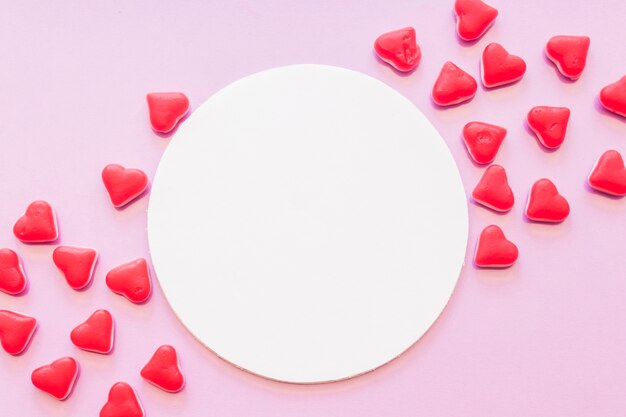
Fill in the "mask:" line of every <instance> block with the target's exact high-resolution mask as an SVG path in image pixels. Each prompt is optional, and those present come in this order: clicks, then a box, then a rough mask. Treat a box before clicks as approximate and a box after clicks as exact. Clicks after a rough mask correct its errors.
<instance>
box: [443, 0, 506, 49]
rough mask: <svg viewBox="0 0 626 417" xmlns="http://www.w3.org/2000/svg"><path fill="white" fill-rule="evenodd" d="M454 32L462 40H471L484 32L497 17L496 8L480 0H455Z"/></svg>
mask: <svg viewBox="0 0 626 417" xmlns="http://www.w3.org/2000/svg"><path fill="white" fill-rule="evenodd" d="M454 14H455V15H456V33H457V34H458V35H459V38H461V39H463V40H464V41H473V40H476V39H478V38H480V37H481V36H483V35H484V34H485V32H487V29H489V28H490V27H491V25H493V23H494V22H495V20H496V17H498V10H497V9H495V8H493V7H491V6H489V5H488V4H486V3H483V2H482V1H481V0H456V1H455V2H454Z"/></svg>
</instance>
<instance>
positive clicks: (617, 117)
mask: <svg viewBox="0 0 626 417" xmlns="http://www.w3.org/2000/svg"><path fill="white" fill-rule="evenodd" d="M593 107H595V109H596V111H597V112H598V113H600V114H602V115H604V116H608V117H610V118H612V119H615V120H618V121H620V122H622V123H626V117H623V116H620V115H619V114H617V113H613V112H612V111H610V110H607V109H606V108H605V107H604V106H603V105H602V103H600V97H599V95H596V96H595V97H594V99H593Z"/></svg>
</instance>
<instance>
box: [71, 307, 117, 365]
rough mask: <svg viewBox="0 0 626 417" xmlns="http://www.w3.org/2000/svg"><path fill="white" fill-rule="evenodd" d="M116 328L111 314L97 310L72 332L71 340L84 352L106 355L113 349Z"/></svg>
mask: <svg viewBox="0 0 626 417" xmlns="http://www.w3.org/2000/svg"><path fill="white" fill-rule="evenodd" d="M114 327H115V325H114V323H113V317H112V316H111V313H109V312H108V311H106V310H96V311H95V312H94V313H93V314H92V315H91V316H89V318H88V319H87V320H86V321H85V322H83V323H81V324H79V325H78V326H76V327H75V328H74V330H72V333H71V334H70V339H71V340H72V343H74V345H75V346H77V347H79V348H81V349H83V350H87V351H89V352H96V353H104V354H106V353H109V352H111V350H112V349H113V337H114V334H115V331H114Z"/></svg>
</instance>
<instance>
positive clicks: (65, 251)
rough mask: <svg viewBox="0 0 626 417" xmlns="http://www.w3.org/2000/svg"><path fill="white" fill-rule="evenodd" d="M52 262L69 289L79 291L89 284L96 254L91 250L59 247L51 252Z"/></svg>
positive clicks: (96, 258) (96, 257)
mask: <svg viewBox="0 0 626 417" xmlns="http://www.w3.org/2000/svg"><path fill="white" fill-rule="evenodd" d="M52 260H53V261H54V264H55V265H56V266H57V268H59V270H60V271H61V272H62V273H63V275H64V276H65V280H66V281H67V283H68V284H69V285H70V287H72V288H74V289H75V290H80V289H81V288H85V287H86V286H87V285H89V283H90V282H91V278H92V276H93V270H94V268H95V267H96V262H97V260H98V252H96V250H95V249H91V248H79V247H77V246H59V247H57V248H56V249H55V250H54V252H52Z"/></svg>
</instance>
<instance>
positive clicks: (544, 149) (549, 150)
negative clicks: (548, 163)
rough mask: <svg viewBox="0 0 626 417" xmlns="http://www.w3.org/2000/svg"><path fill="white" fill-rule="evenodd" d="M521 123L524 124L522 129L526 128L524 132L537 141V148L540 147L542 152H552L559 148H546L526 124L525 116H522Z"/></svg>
mask: <svg viewBox="0 0 626 417" xmlns="http://www.w3.org/2000/svg"><path fill="white" fill-rule="evenodd" d="M523 125H524V130H526V132H527V133H528V134H529V135H530V136H531V137H532V138H533V139H534V140H535V142H536V143H537V146H539V149H541V150H542V151H543V152H544V153H546V154H553V153H555V152H556V151H558V150H559V149H560V148H561V147H560V146H559V147H558V148H554V149H550V148H546V147H545V146H543V145H542V144H541V142H540V141H539V138H538V137H537V135H536V134H535V132H533V130H532V129H531V128H530V126H528V122H527V121H526V118H524V122H523Z"/></svg>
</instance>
